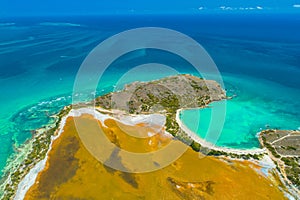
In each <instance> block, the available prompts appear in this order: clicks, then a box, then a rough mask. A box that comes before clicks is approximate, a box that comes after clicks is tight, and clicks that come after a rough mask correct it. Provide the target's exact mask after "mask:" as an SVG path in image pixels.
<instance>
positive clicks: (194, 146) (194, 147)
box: [191, 141, 201, 152]
mask: <svg viewBox="0 0 300 200" xmlns="http://www.w3.org/2000/svg"><path fill="white" fill-rule="evenodd" d="M191 147H192V149H193V150H194V151H197V152H199V151H200V149H201V145H200V144H199V143H197V142H195V141H193V142H192V144H191Z"/></svg>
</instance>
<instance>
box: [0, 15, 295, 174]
mask: <svg viewBox="0 0 300 200" xmlns="http://www.w3.org/2000/svg"><path fill="white" fill-rule="evenodd" d="M139 27H164V28H170V29H174V30H177V31H180V32H182V33H184V34H186V35H188V36H190V37H192V38H193V39H195V40H196V41H198V42H199V43H200V44H201V45H202V46H203V47H204V48H205V49H206V50H207V52H208V53H209V54H210V56H211V57H212V58H213V60H214V61H215V63H216V65H217V67H218V69H219V71H220V72H221V74H222V77H223V80H224V84H225V89H226V91H227V94H228V95H229V96H234V98H233V99H232V100H229V101H227V109H226V113H227V115H226V121H225V124H224V129H223V131H222V134H221V136H220V138H219V140H218V141H217V143H216V144H217V145H219V146H225V147H231V148H244V149H245V148H256V147H258V146H259V144H258V141H257V138H256V134H257V132H258V131H260V130H261V129H265V128H279V129H299V127H300V113H299V110H300V103H299V99H300V92H299V91H300V78H299V77H300V37H299V35H300V15H296V14H295V15H284V14H281V15H275V14H268V15H258V14H257V15H254V14H253V15H250V14H249V15H242V14H228V15H226V14H223V15H177V16H166V15H162V16H155V15H148V16H143V15H139V16H134V15H125V16H89V17H39V18H37V17H32V18H30V17H24V18H2V19H0V85H1V93H0V97H1V100H0V108H1V112H0V135H1V137H0V146H1V148H0V170H1V174H0V175H1V176H3V174H4V173H3V170H4V169H5V166H6V165H7V164H8V163H9V162H10V160H11V158H13V157H12V155H13V154H14V153H15V152H16V148H19V147H21V146H22V144H24V142H25V141H26V140H28V139H30V138H31V131H32V130H35V129H37V128H40V127H43V126H46V125H47V124H50V123H53V121H54V119H53V118H52V117H51V116H52V115H54V114H55V113H57V112H58V111H59V110H60V109H61V108H62V107H63V106H65V105H68V104H70V103H71V102H72V91H73V84H74V80H75V77H76V73H77V71H78V69H79V67H80V65H81V63H82V62H83V60H84V58H85V57H86V56H87V55H88V53H89V52H90V51H91V50H92V49H93V48H94V47H95V46H96V45H98V44H99V43H100V42H101V41H103V40H105V39H106V38H108V37H110V36H112V35H114V34H116V33H119V32H121V31H124V30H128V29H131V28H139ZM154 62H157V63H162V64H165V65H168V66H170V67H172V68H173V69H175V70H169V71H164V72H161V71H160V70H159V69H156V70H152V69H151V70H149V71H148V72H147V73H144V72H140V73H139V72H137V73H139V74H137V73H134V74H132V75H131V76H130V75H129V76H127V78H126V80H123V82H122V84H121V86H120V87H119V88H118V89H120V88H121V87H122V86H123V85H124V84H125V83H128V82H131V81H136V80H142V81H146V80H153V79H158V78H162V77H164V76H168V75H174V74H177V73H191V74H195V70H193V68H192V66H191V65H190V64H189V63H187V62H186V61H185V60H184V59H182V58H178V57H176V56H175V55H173V54H169V53H167V52H163V51H158V50H153V49H147V50H137V51H135V52H131V53H129V54H128V55H124V56H122V57H120V58H119V59H118V60H116V61H115V62H114V63H112V65H111V66H110V68H109V69H108V70H107V71H106V72H105V75H104V77H103V81H102V82H101V84H100V85H99V86H98V91H97V95H101V94H105V93H108V92H110V91H113V90H114V89H115V88H114V85H116V83H117V82H118V80H119V79H120V78H121V77H122V75H123V74H124V73H125V72H127V71H129V70H130V69H131V68H133V67H135V66H137V65H141V64H145V63H154ZM78 95H82V100H83V101H86V100H89V99H91V98H93V95H86V94H78ZM211 106H214V104H212V105H211ZM195 113H196V114H199V115H200V117H201V119H202V118H204V121H201V120H200V121H201V122H200V125H199V127H202V128H201V129H198V124H193V123H192V122H193V120H192V119H193V116H194V115H195ZM203 116H205V117H203ZM181 118H182V120H183V122H184V123H185V124H186V125H187V126H188V127H189V128H190V129H191V130H193V131H195V132H196V133H197V134H198V135H199V136H200V137H203V138H205V137H206V135H205V131H203V130H206V129H205V126H206V125H205V122H207V123H208V122H209V121H208V120H207V119H209V118H210V109H209V108H207V109H203V110H200V111H199V110H188V111H184V112H183V113H182V115H181ZM203 123H204V124H203ZM208 140H209V138H208Z"/></svg>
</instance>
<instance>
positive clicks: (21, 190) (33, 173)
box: [14, 108, 170, 200]
mask: <svg viewBox="0 0 300 200" xmlns="http://www.w3.org/2000/svg"><path fill="white" fill-rule="evenodd" d="M97 110H98V111H97ZM97 110H95V109H94V108H79V109H76V110H71V111H70V112H69V114H68V115H66V116H64V117H63V118H62V120H61V122H60V125H59V129H58V130H59V131H58V134H57V135H55V136H52V137H51V143H50V147H49V149H48V151H47V154H46V157H45V158H44V159H43V160H41V161H40V162H38V163H37V164H36V165H35V166H34V167H33V168H32V169H30V171H29V172H28V174H27V175H26V176H25V177H24V178H23V180H22V181H21V182H20V183H19V185H18V189H17V191H16V195H15V197H14V199H15V200H19V199H24V197H25V195H26V193H27V191H28V190H29V189H30V187H31V186H32V185H33V184H34V183H35V181H36V178H37V176H38V174H39V173H40V172H41V171H42V170H43V169H44V168H45V166H46V162H47V160H48V154H49V152H50V151H51V149H52V144H53V142H54V141H55V140H56V139H57V138H59V137H60V135H61V134H62V133H63V130H64V126H65V124H66V120H67V118H68V117H79V116H81V115H83V114H90V115H92V116H93V117H94V118H95V119H97V120H99V121H100V122H101V123H102V125H103V126H105V123H104V121H105V120H107V119H113V120H115V121H118V122H120V123H123V124H127V125H135V124H139V123H149V124H151V125H160V126H162V125H164V124H165V117H164V116H163V115H160V114H151V115H142V116H140V115H126V116H125V115H124V113H122V112H120V111H109V110H105V109H98V108H97ZM99 111H101V112H104V113H110V114H114V115H115V116H116V117H118V118H115V117H111V116H110V115H108V114H102V113H100V112H99ZM166 134H168V135H170V134H169V133H166Z"/></svg>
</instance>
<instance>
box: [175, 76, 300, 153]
mask: <svg viewBox="0 0 300 200" xmlns="http://www.w3.org/2000/svg"><path fill="white" fill-rule="evenodd" d="M223 79H224V82H225V86H226V85H227V86H226V88H227V91H228V92H227V94H228V95H229V96H231V95H234V98H233V99H231V100H226V117H225V123H224V126H223V129H222V131H221V132H220V133H219V132H218V131H216V129H215V128H214V124H210V123H211V121H212V120H211V117H212V107H215V106H218V104H220V103H222V102H213V103H211V104H210V105H209V106H208V108H204V109H194V110H185V111H183V112H182V113H181V120H182V121H183V123H184V124H185V125H187V127H188V128H189V129H190V130H192V131H193V132H195V133H196V134H197V135H198V136H200V137H201V138H204V139H206V140H207V141H209V142H211V143H213V144H215V145H217V146H222V147H229V148H237V149H251V148H257V147H259V142H258V140H257V137H256V136H257V133H258V132H259V131H261V130H263V129H267V128H274V129H292V130H296V129H300V121H299V119H300V113H299V110H300V107H299V102H298V100H299V99H300V90H299V89H295V88H289V87H286V86H282V85H280V84H277V83H274V82H271V81H265V80H261V79H255V78H251V77H247V76H240V77H238V76H234V75H232V74H226V75H224V76H223ZM210 134H212V135H213V136H211V135H210ZM215 137H217V140H216V139H215Z"/></svg>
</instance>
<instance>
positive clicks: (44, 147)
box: [1, 106, 72, 200]
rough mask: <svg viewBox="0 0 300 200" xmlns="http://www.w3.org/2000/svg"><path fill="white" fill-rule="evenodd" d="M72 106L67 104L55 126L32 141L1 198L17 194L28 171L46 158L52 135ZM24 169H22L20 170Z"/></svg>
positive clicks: (8, 198) (9, 197) (4, 198)
mask: <svg viewBox="0 0 300 200" xmlns="http://www.w3.org/2000/svg"><path fill="white" fill-rule="evenodd" d="M71 109H72V106H67V107H65V108H64V109H62V110H61V111H60V113H58V114H57V120H56V123H55V126H54V127H53V128H51V129H48V130H46V131H45V132H44V133H42V134H40V135H38V136H36V137H35V138H34V140H33V143H32V149H31V151H30V152H29V153H28V155H27V156H26V158H25V159H24V161H23V162H22V163H21V164H20V166H18V167H17V170H16V171H14V172H12V173H11V174H10V175H9V177H10V181H9V182H8V184H7V185H6V186H5V189H4V191H5V192H4V194H3V196H2V198H1V200H10V199H12V198H13V196H14V195H15V192H16V190H17V187H18V184H19V182H20V181H21V180H22V179H23V178H24V176H25V175H26V174H27V172H28V171H29V170H30V169H31V168H32V167H33V166H34V165H35V164H37V163H38V162H39V161H41V160H42V159H44V158H45V156H46V154H47V151H48V149H49V145H50V143H51V136H53V135H54V134H55V133H56V130H58V128H59V125H60V122H61V119H62V118H63V116H66V115H67V114H68V113H69V112H70V110H71ZM20 169H22V170H20Z"/></svg>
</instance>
